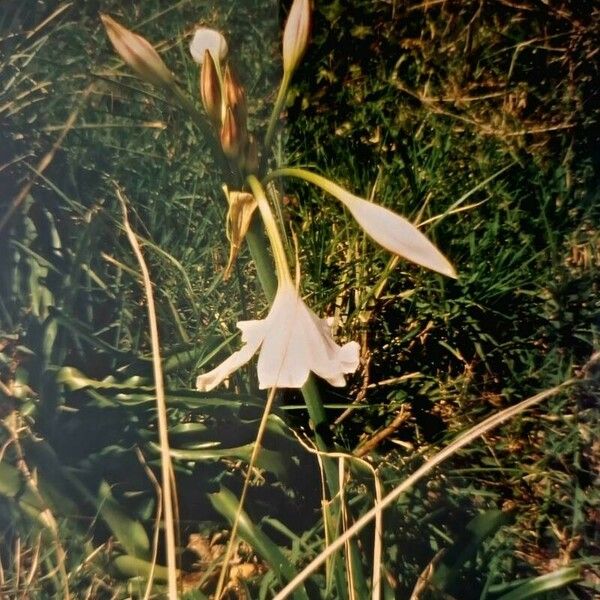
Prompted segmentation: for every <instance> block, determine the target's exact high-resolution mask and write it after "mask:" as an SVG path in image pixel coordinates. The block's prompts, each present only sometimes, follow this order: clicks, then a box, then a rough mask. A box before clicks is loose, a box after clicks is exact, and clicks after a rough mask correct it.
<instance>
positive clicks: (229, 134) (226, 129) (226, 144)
mask: <svg viewBox="0 0 600 600" xmlns="http://www.w3.org/2000/svg"><path fill="white" fill-rule="evenodd" d="M244 143H245V139H244V136H243V134H242V131H241V129H240V127H239V124H238V122H237V120H236V118H235V114H234V112H233V110H231V107H230V106H228V107H227V109H226V111H225V118H224V119H223V127H222V128H221V147H222V148H223V152H224V153H225V156H227V158H230V159H232V160H235V159H237V158H239V157H240V155H241V151H242V149H243V147H244Z"/></svg>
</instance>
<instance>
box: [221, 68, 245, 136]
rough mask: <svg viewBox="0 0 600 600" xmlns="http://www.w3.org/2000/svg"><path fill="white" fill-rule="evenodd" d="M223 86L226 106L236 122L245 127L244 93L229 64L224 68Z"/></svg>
mask: <svg viewBox="0 0 600 600" xmlns="http://www.w3.org/2000/svg"><path fill="white" fill-rule="evenodd" d="M223 88H224V96H225V104H226V106H230V107H231V109H232V110H233V113H234V114H235V116H236V119H237V122H238V124H239V125H240V126H241V127H243V128H247V121H248V107H247V104H246V93H245V92H244V88H243V87H242V86H241V84H240V82H239V81H238V79H237V77H236V75H235V73H234V71H233V70H232V69H231V68H230V67H229V65H227V68H226V69H225V76H224V78H223Z"/></svg>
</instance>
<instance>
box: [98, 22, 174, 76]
mask: <svg viewBox="0 0 600 600" xmlns="http://www.w3.org/2000/svg"><path fill="white" fill-rule="evenodd" d="M100 18H101V19H102V23H103V24H104V27H105V28H106V33H107V34H108V38H109V39H110V41H111V43H112V45H113V47H114V49H115V50H116V51H117V54H118V55H119V56H120V57H121V58H122V59H123V60H124V61H125V63H126V64H128V65H129V66H130V67H131V68H132V69H133V70H134V71H135V72H136V73H137V74H138V75H139V76H140V77H141V78H142V79H144V80H146V81H148V82H149V83H151V84H153V85H156V86H164V87H171V86H172V85H173V84H174V78H173V75H172V73H171V71H169V69H168V67H167V65H165V63H164V62H163V60H162V58H161V57H160V56H159V55H158V52H157V51H156V50H155V49H154V48H153V46H152V44H150V42H148V40H146V39H145V38H143V37H142V36H141V35H138V34H137V33H133V31H129V29H126V28H125V27H123V26H122V25H120V24H119V23H117V22H116V21H115V20H114V19H113V18H111V17H109V16H108V15H100Z"/></svg>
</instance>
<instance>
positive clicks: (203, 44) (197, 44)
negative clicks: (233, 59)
mask: <svg viewBox="0 0 600 600" xmlns="http://www.w3.org/2000/svg"><path fill="white" fill-rule="evenodd" d="M206 50H208V51H209V52H210V54H211V56H212V58H213V60H214V61H215V63H219V62H221V61H222V60H223V59H224V58H225V57H226V56H227V51H228V48H227V41H226V40H225V38H224V37H223V35H222V34H220V33H219V32H218V31H215V30H214V29H209V28H208V27H200V28H199V29H196V31H195V33H194V37H193V38H192V41H191V43H190V54H191V55H192V58H193V59H194V60H195V61H196V62H197V63H198V64H199V65H201V64H202V63H203V62H204V56H205V52H206Z"/></svg>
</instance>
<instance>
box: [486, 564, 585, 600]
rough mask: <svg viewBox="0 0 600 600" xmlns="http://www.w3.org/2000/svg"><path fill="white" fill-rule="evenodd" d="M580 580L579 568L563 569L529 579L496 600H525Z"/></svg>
mask: <svg viewBox="0 0 600 600" xmlns="http://www.w3.org/2000/svg"><path fill="white" fill-rule="evenodd" d="M579 579H581V575H580V572H579V567H563V568H562V569H557V570H556V571H553V572H552V573H547V574H546V575H540V576H539V577H535V578H533V579H529V580H527V581H525V583H522V584H521V585H519V587H518V588H517V589H515V590H512V591H511V592H509V593H508V594H504V595H503V596H501V597H500V598H498V600H525V599H526V598H533V597H535V596H537V595H538V594H542V593H543V592H549V591H551V590H557V589H559V588H561V587H564V586H565V585H569V584H570V583H573V582H574V581H578V580H579Z"/></svg>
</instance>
